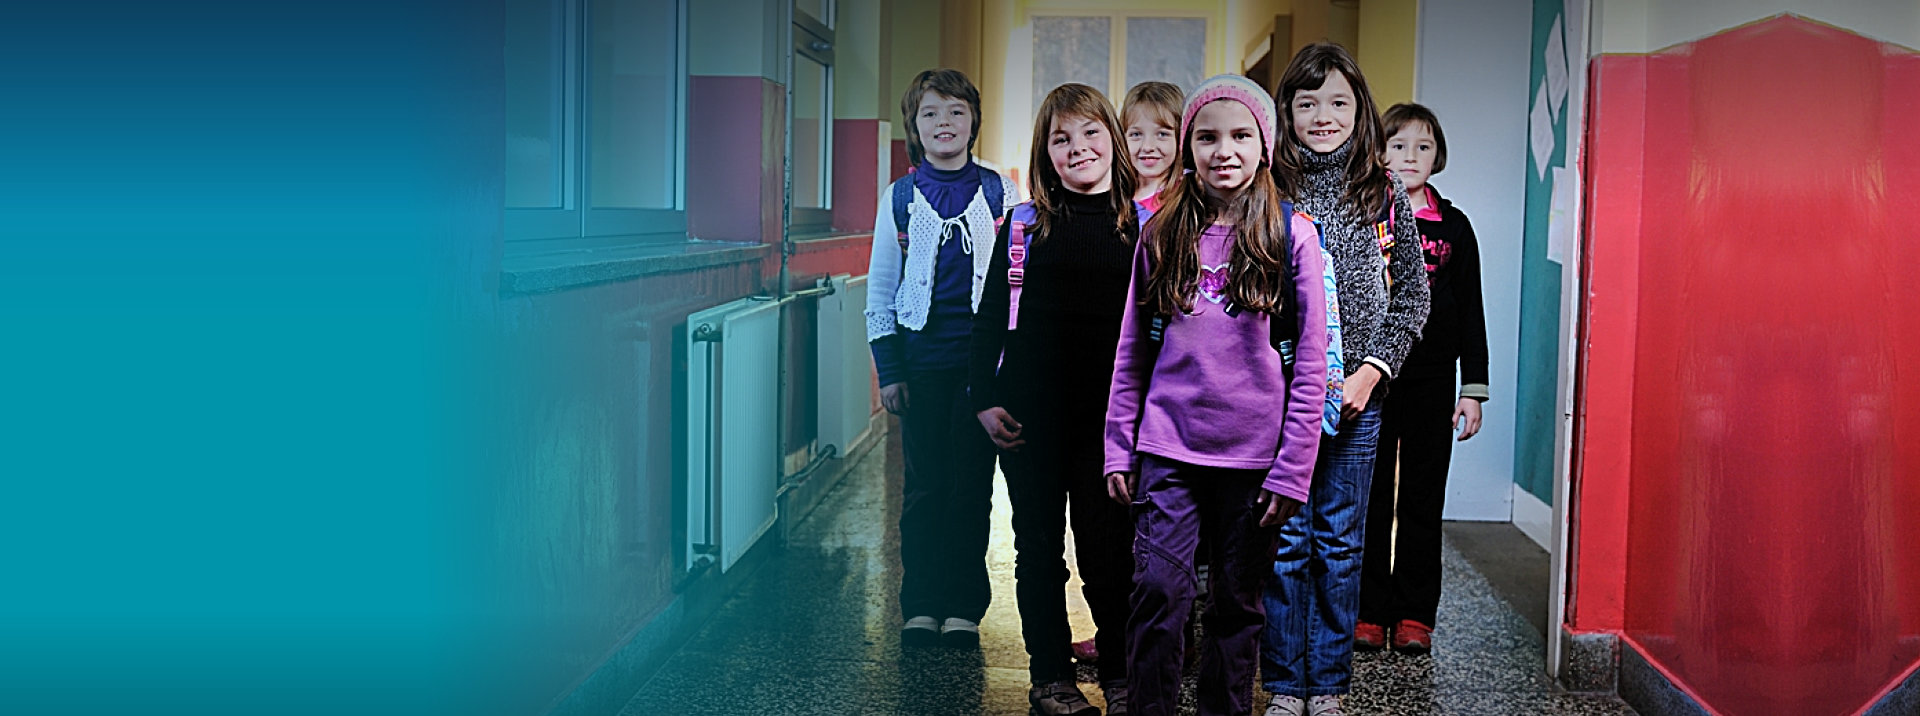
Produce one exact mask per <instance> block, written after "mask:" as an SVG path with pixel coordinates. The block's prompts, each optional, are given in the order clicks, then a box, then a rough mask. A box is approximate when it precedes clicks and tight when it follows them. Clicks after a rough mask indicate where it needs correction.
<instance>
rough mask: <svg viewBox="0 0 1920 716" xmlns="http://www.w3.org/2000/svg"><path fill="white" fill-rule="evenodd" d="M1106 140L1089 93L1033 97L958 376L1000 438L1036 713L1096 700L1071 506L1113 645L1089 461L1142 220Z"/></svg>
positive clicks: (1099, 447)
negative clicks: (1079, 633)
mask: <svg viewBox="0 0 1920 716" xmlns="http://www.w3.org/2000/svg"><path fill="white" fill-rule="evenodd" d="M1120 137H1121V134H1120V123H1119V121H1118V120H1117V119H1116V118H1115V117H1114V115H1113V107H1112V105H1111V104H1109V103H1108V102H1107V98H1106V97H1105V96H1104V95H1102V94H1101V93H1100V91H1099V90H1096V89H1094V88H1092V87H1088V86H1086V85H1083V84H1066V85H1061V86H1060V87H1058V88H1056V89H1054V90H1053V92H1051V93H1049V94H1048V95H1047V98H1046V100H1045V101H1044V102H1043V103H1042V104H1041V105H1040V112H1039V116H1038V117H1037V118H1036V119H1035V120H1034V127H1033V158H1032V163H1031V167H1030V171H1031V179H1030V180H1029V192H1030V193H1031V194H1032V195H1033V201H1032V202H1031V203H1029V204H1023V205H1021V206H1018V207H1015V208H1014V209H1013V210H1012V211H1010V212H1008V219H1007V221H1006V223H1005V224H1004V225H1002V226H1001V228H1000V236H999V240H998V241H996V242H995V243H994V246H996V247H1002V248H1000V249H998V250H996V251H995V252H994V256H993V261H992V263H991V264H990V265H989V267H988V269H987V284H986V289H985V291H984V292H982V294H981V296H980V309H979V311H978V312H977V313H976V314H975V316H974V323H973V342H972V351H973V356H972V362H971V365H970V366H969V371H968V381H969V383H968V384H969V385H970V386H971V390H972V401H973V408H974V410H975V411H977V412H978V415H979V418H980V424H981V426H982V427H983V428H985V430H986V431H987V434H988V435H989V436H990V437H992V438H993V441H994V443H995V444H996V445H997V446H998V447H999V448H1000V451H1001V459H1000V466H1001V469H1002V470H1003V471H1004V472H1005V474H1006V480H1007V493H1008V497H1009V498H1011V501H1012V502H1013V534H1014V549H1015V551H1016V553H1017V565H1016V567H1015V571H1014V575H1015V581H1016V590H1015V591H1016V594H1017V596H1018V599H1019V605H1020V621H1021V632H1022V636H1024V637H1025V639H1026V644H1027V654H1028V655H1029V656H1030V657H1031V659H1030V660H1031V665H1030V671H1031V675H1032V678H1033V688H1032V690H1031V691H1029V693H1028V700H1029V701H1030V702H1032V704H1033V707H1034V710H1035V711H1036V712H1037V713H1040V714H1046V715H1048V716H1054V715H1058V714H1089V713H1094V712H1095V711H1096V709H1095V708H1094V707H1093V705H1092V704H1090V703H1088V702H1087V700H1086V697H1085V696H1084V695H1083V694H1082V693H1081V692H1080V688H1079V686H1078V685H1076V684H1075V683H1074V673H1073V660H1072V647H1071V645H1070V644H1071V641H1072V631H1071V628H1070V627H1069V625H1068V624H1067V604H1066V583H1067V578H1068V571H1067V563H1066V529H1067V507H1068V505H1069V504H1071V505H1072V508H1073V509H1072V515H1073V534H1074V540H1075V550H1074V553H1075V555H1076V556H1077V561H1078V566H1079V570H1080V576H1081V579H1082V580H1084V581H1085V582H1086V587H1085V589H1084V591H1083V593H1084V594H1085V596H1086V599H1087V606H1088V607H1089V608H1090V609H1091V611H1092V612H1093V621H1094V625H1095V628H1096V629H1097V633H1096V636H1095V639H1096V641H1097V643H1098V645H1099V650H1100V653H1102V654H1115V655H1124V654H1126V653H1127V651H1126V624H1127V611H1128V605H1127V597H1128V595H1129V593H1131V592H1132V590H1133V522H1132V520H1131V518H1130V517H1129V515H1128V514H1127V508H1126V507H1125V506H1123V505H1120V504H1118V503H1115V502H1114V501H1113V500H1111V499H1108V497H1107V491H1106V485H1105V482H1104V481H1103V479H1102V472H1101V466H1102V464H1103V460H1104V452H1103V451H1104V446H1105V428H1106V409H1107V389H1108V386H1109V384H1110V382H1111V379H1112V377H1113V359H1114V349H1115V347H1116V346H1117V345H1118V344H1119V342H1120V322H1121V316H1122V313H1123V312H1124V311H1125V310H1126V305H1127V288H1128V285H1129V281H1130V277H1131V273H1132V269H1133V246H1134V242H1135V241H1137V240H1138V239H1139V236H1140V224H1141V217H1140V216H1139V215H1138V213H1136V212H1137V208H1136V206H1135V204H1134V202H1133V192H1134V184H1135V182H1136V181H1137V179H1136V175H1135V173H1134V167H1133V163H1132V161H1130V160H1129V159H1128V157H1127V152H1126V147H1125V145H1124V144H1122V143H1121V140H1120ZM1016 225H1017V228H1018V229H1020V233H1019V234H1018V235H1016V234H1014V233H1013V232H1012V229H1013V228H1016ZM1016 260H1018V263H1019V264H1020V265H1018V266H1015V262H1016ZM1015 268H1018V269H1019V270H1018V271H1013V270H1011V269H1015ZM1010 276H1011V277H1014V280H1010ZM1126 678H1127V674H1126V660H1125V659H1122V658H1111V659H1101V660H1100V685H1101V689H1102V690H1103V691H1105V695H1106V702H1107V713H1108V714H1125V713H1127V709H1126Z"/></svg>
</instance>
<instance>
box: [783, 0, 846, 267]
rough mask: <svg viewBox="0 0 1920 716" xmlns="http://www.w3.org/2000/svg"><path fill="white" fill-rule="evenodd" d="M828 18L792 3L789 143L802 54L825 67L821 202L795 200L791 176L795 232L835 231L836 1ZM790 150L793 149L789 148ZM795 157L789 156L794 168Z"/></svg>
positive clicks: (789, 196) (790, 221)
mask: <svg viewBox="0 0 1920 716" xmlns="http://www.w3.org/2000/svg"><path fill="white" fill-rule="evenodd" d="M825 2H826V8H827V18H826V19H825V20H824V21H822V20H821V19H819V18H815V17H813V15H812V14H811V13H808V12H807V11H805V10H802V9H800V7H799V4H798V3H797V2H796V3H793V27H792V31H793V32H792V34H793V61H792V62H789V63H787V64H788V66H787V96H788V102H787V131H788V133H789V146H791V138H792V136H791V133H792V132H793V120H794V105H795V104H796V103H795V102H794V101H793V99H794V98H795V97H796V96H797V95H798V92H797V89H798V88H797V86H796V83H797V79H798V67H799V63H800V60H801V58H805V59H808V60H812V61H813V62H816V63H819V64H820V65H821V66H822V67H824V68H825V70H826V71H825V73H824V75H823V85H824V86H823V87H822V92H823V93H824V95H825V96H824V98H823V99H824V102H823V103H822V105H821V107H820V115H821V116H820V177H819V182H820V197H821V206H819V207H802V206H800V205H799V204H798V203H797V202H796V201H795V200H794V195H793V191H794V182H793V181H792V179H791V178H790V179H789V180H788V186H787V203H788V210H789V212H790V213H789V219H788V232H789V233H791V234H796V235H808V234H816V235H817V234H827V233H831V232H832V231H833V119H834V118H833V98H834V89H835V87H834V74H835V73H834V42H835V37H834V31H833V27H832V25H831V24H830V23H832V22H833V16H834V15H835V14H836V13H835V7H834V6H835V5H836V3H835V1H834V0H825ZM789 154H791V152H789ZM794 159H795V158H794V157H792V156H789V157H788V158H787V165H788V167H789V169H791V168H792V167H793V165H794V163H795V162H794Z"/></svg>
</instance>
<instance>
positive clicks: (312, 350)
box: [0, 0, 536, 714]
mask: <svg viewBox="0 0 1920 716" xmlns="http://www.w3.org/2000/svg"><path fill="white" fill-rule="evenodd" d="M501 16H502V13H501V12H500V9H499V8H498V7H497V6H496V5H495V4H488V3H484V2H442V3H432V2H415V3H395V2H337V1H332V0H329V1H328V2H318V1H314V2H291V3H238V2H176V3H146V2H125V3H111V2H109V3H85V4H79V3H51V4H43V3H33V4H28V3H7V4H6V5H5V9H3V10H0V67H4V68H6V69H5V70H4V72H0V96H4V97H5V101H4V104H3V105H0V107H3V109H0V584H4V586H0V712H4V713H18V714H38V713H73V714H92V713H108V712H115V713H129V712H130V713H145V714H175V713H181V714H185V713H193V714H218V713H236V714H237V713H283V714H285V713H488V712H508V711H511V712H526V711H529V710H533V709H534V708H536V707H533V706H529V705H528V704H526V703H525V700H526V699H528V698H531V697H529V696H528V695H525V694H514V693H510V692H509V691H508V687H507V686H504V685H505V684H510V683H512V680H511V679H509V678H504V677H506V676H507V675H509V674H511V673H512V672H513V671H514V669H515V668H516V666H515V664H513V663H512V662H511V660H512V659H515V658H518V657H516V656H514V655H515V654H519V653H527V650H526V649H522V648H519V646H520V645H523V644H526V643H527V642H528V640H527V639H525V638H523V630H522V629H521V628H519V627H517V626H516V624H518V623H520V622H521V621H522V620H521V619H520V618H519V615H516V614H515V613H514V612H513V610H512V609H511V608H510V607H508V606H507V605H504V604H501V603H499V602H498V600H497V599H495V598H494V597H492V596H490V595H493V594H497V593H499V592H500V590H497V589H494V588H493V587H495V586H497V584H496V583H497V580H496V579H494V578H492V577H490V576H489V575H491V574H495V573H497V568H498V565H497V564H495V563H494V562H495V560H494V559H493V557H492V554H491V552H490V550H491V546H492V542H491V541H490V540H489V539H488V529H487V519H488V518H487V515H488V506H489V504H490V503H489V500H490V499H491V496H492V495H494V494H495V493H496V491H497V488H498V483H497V481H496V480H494V479H493V478H491V477H489V472H488V470H487V469H486V467H485V466H486V465H487V464H488V460H487V450H488V448H487V447H486V446H487V445H488V444H489V442H490V441H489V440H488V439H487V438H488V437H489V435H490V431H491V430H493V429H495V428H489V427H488V426H487V425H486V424H485V423H484V422H483V418H484V416H487V415H488V414H489V411H488V410H487V409H486V406H487V405H489V403H490V401H491V398H490V397H489V395H490V393H489V388H488V386H489V385H490V382H489V381H488V380H486V379H484V377H485V376H487V375H488V368H487V366H488V362H489V356H490V355H491V353H492V351H491V350H490V348H489V345H490V344H489V343H488V341H487V340H486V338H485V337H486V334H485V332H484V330H483V329H482V327H483V326H485V325H486V323H487V320H488V316H487V315H486V313H487V311H489V310H490V309H489V306H490V304H489V302H488V300H487V298H488V296H489V295H490V291H491V290H492V288H491V284H492V282H493V281H494V279H493V278H492V277H491V276H490V275H488V273H487V272H486V270H483V267H491V266H495V265H497V260H490V259H489V257H490V256H497V254H498V252H499V246H500V227H499V207H500V206H501V187H500V179H499V170H498V167H499V165H500V152H501V142H500V137H501V136H502V130H501V127H502V119H501V117H502V110H501V107H500V104H501V96H502V91H501V87H500V82H501V71H500V62H501V59H500V53H501V47H502V41H501V32H502V27H501V22H502V20H501Z"/></svg>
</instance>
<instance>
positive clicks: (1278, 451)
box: [1105, 75, 1327, 714]
mask: <svg viewBox="0 0 1920 716" xmlns="http://www.w3.org/2000/svg"><path fill="white" fill-rule="evenodd" d="M1182 115H1183V116H1182V120H1181V123H1180V124H1181V128H1180V134H1181V137H1182V142H1183V143H1184V146H1185V147H1186V149H1187V150H1188V151H1185V152H1182V154H1183V157H1182V160H1181V164H1182V165H1183V167H1184V168H1185V169H1187V170H1189V172H1188V173H1185V174H1183V175H1181V176H1180V177H1179V178H1178V179H1176V180H1175V182H1174V184H1173V185H1172V186H1171V187H1170V188H1169V189H1168V192H1169V193H1168V194H1167V195H1166V197H1167V198H1166V203H1165V205H1164V206H1163V207H1162V209H1161V211H1160V212H1159V213H1158V214H1155V215H1154V217H1153V218H1152V219H1151V220H1150V221H1148V223H1147V226H1146V228H1145V229H1144V230H1143V232H1142V236H1141V240H1140V242H1139V244H1138V246H1137V247H1136V248H1135V251H1134V262H1133V280H1132V284H1133V285H1132V288H1131V290H1130V291H1129V292H1128V296H1127V309H1126V314H1125V317H1124V318H1123V319H1122V323H1121V327H1120V344H1119V347H1118V348H1117V349H1116V352H1115V358H1114V368H1113V386H1112V390H1111V391H1110V394H1109V396H1108V402H1107V438H1106V442H1107V446H1106V468H1105V469H1106V472H1107V490H1108V492H1109V494H1110V495H1112V496H1113V498H1114V499H1117V500H1122V501H1126V502H1128V503H1129V504H1130V505H1131V506H1132V510H1133V519H1134V548H1133V558H1134V576H1135V585H1134V591H1133V595H1132V598H1131V600H1130V606H1131V608H1132V613H1131V615H1130V618H1129V620H1128V622H1127V632H1128V634H1127V635H1128V640H1127V655H1126V658H1127V662H1128V674H1129V679H1130V682H1131V684H1130V689H1129V698H1130V700H1131V706H1132V713H1135V714H1171V713H1173V712H1174V708H1175V706H1176V705H1177V704H1178V703H1179V700H1180V666H1181V658H1182V655H1183V654H1184V653H1185V650H1186V648H1185V643H1184V642H1185V639H1186V636H1187V629H1186V620H1187V614H1188V612H1189V610H1190V609H1191V604H1192V601H1193V598H1194V583H1195V580H1194V573H1193V565H1194V556H1195V554H1194V552H1195V549H1196V546H1197V545H1198V544H1199V542H1200V535H1201V533H1202V532H1203V531H1204V532H1205V533H1206V535H1207V539H1208V548H1209V550H1210V554H1209V558H1210V564H1212V565H1213V567H1212V574H1213V576H1212V577H1211V579H1209V582H1210V586H1211V589H1212V604H1211V605H1210V607H1209V609H1208V612H1207V616H1206V617H1205V618H1206V630H1207V635H1208V636H1209V637H1211V638H1212V639H1213V641H1214V643H1215V645H1216V646H1217V647H1218V648H1214V649H1207V650H1205V652H1204V656H1203V657H1202V658H1203V660H1204V662H1205V663H1203V666H1202V668H1201V673H1202V674H1203V675H1205V677H1204V678H1208V679H1209V680H1210V681H1209V683H1203V684H1201V685H1200V689H1199V692H1200V704H1199V705H1200V709H1199V712H1200V713H1202V714H1229V713H1231V714H1244V713H1248V712H1249V711H1251V710H1252V698H1253V695H1252V689H1251V686H1252V680H1253V669H1254V664H1255V659H1256V658H1257V656H1258V654H1257V651H1256V647H1257V645H1258V637H1259V634H1260V627H1261V624H1263V623H1264V621H1265V615H1264V612H1263V607H1262V604H1261V601H1260V593H1261V587H1262V584H1261V582H1262V580H1263V579H1264V576H1265V575H1267V574H1270V573H1271V567H1272V560H1273V550H1274V547H1275V539H1276V536H1277V526H1278V525H1279V524H1280V523H1281V522H1283V521H1285V520H1286V519H1287V518H1288V517H1290V516H1292V514H1293V513H1294V512H1295V511H1297V510H1298V509H1299V507H1300V503H1301V502H1302V501H1304V500H1305V499H1306V498H1307V494H1308V490H1307V488H1308V483H1309V481H1310V480H1311V478H1312V475H1313V466H1314V460H1315V458H1316V457H1317V455H1318V450H1319V447H1320V416H1321V407H1322V404H1323V401H1324V400H1325V398H1326V390H1327V377H1326V371H1327V366H1326V360H1327V359H1326V350H1327V331H1326V325H1327V322H1326V296H1325V294H1324V293H1323V288H1322V284H1321V271H1322V269H1323V266H1322V263H1321V256H1320V244H1319V238H1318V234H1317V233H1316V232H1315V230H1314V227H1313V224H1312V222H1311V221H1309V220H1308V219H1306V218H1305V217H1304V216H1301V215H1299V214H1298V213H1295V212H1293V211H1291V209H1290V206H1289V205H1286V204H1283V203H1282V202H1281V200H1280V196H1279V193H1278V191H1277V190H1276V189H1275V186H1274V183H1273V179H1272V176H1271V174H1270V172H1269V171H1268V166H1269V164H1270V162H1271V161H1272V157H1273V145H1274V126H1275V116H1276V115H1275V111H1274V105H1273V100H1272V98H1270V97H1268V96H1267V94H1266V92H1264V91H1263V90H1261V88H1260V86H1259V85H1256V84H1254V83H1253V82H1252V81H1251V80H1248V79H1246V78H1244V77H1238V76H1231V75H1221V76H1218V77H1214V78H1213V79H1210V80H1207V81H1206V82H1204V83H1202V84H1201V85H1200V87H1199V88H1197V89H1195V90H1194V93H1193V94H1192V95H1191V96H1189V97H1188V98H1187V102H1186V107H1185V111H1184V112H1183V113H1182ZM1279 314H1290V315H1293V316H1295V317H1296V318H1297V320H1292V321H1282V320H1279V319H1276V318H1275V316H1276V315H1279ZM1281 325H1291V326H1294V327H1295V330H1296V331H1297V335H1292V336H1281V337H1280V338H1281V339H1282V340H1287V339H1291V340H1292V341H1293V345H1292V346H1291V350H1292V354H1293V355H1294V356H1295V358H1294V361H1293V365H1292V366H1291V367H1290V368H1289V367H1287V366H1285V365H1284V364H1283V361H1282V357H1281V353H1280V352H1279V351H1277V350H1276V349H1275V345H1276V343H1277V342H1276V341H1274V340H1273V336H1272V333H1271V330H1272V329H1273V328H1274V327H1276V326H1281ZM1214 680H1217V683H1216V682H1214Z"/></svg>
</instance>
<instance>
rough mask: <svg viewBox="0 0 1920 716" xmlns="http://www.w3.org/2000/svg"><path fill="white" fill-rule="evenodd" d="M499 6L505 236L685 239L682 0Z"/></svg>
mask: <svg viewBox="0 0 1920 716" xmlns="http://www.w3.org/2000/svg"><path fill="white" fill-rule="evenodd" d="M506 5H507V38H506V42H507V45H506V65H507V67H506V100H507V108H506V110H507V111H506V124H507V138H506V139H507V146H506V217H505V218H506V233H507V238H508V239H509V240H513V241H527V240H532V241H542V240H544V241H553V240H566V239H580V238H593V239H600V240H613V241H632V242H642V241H666V240H676V241H677V240H681V239H684V238H685V236H686V214H685V198H684V196H683V195H684V190H683V187H682V184H683V181H682V179H683V177H684V175H685V172H684V168H685V166H686V160H685V156H684V150H683V149H682V147H684V146H685V141H684V138H685V136H686V74H687V73H686V41H685V38H686V7H685V4H684V2H681V1H679V0H507V3H506Z"/></svg>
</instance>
